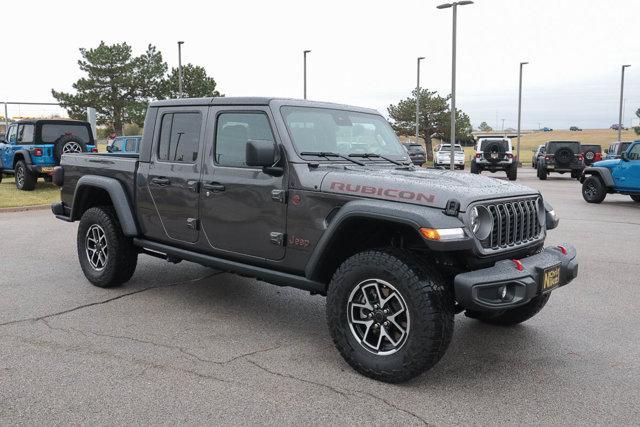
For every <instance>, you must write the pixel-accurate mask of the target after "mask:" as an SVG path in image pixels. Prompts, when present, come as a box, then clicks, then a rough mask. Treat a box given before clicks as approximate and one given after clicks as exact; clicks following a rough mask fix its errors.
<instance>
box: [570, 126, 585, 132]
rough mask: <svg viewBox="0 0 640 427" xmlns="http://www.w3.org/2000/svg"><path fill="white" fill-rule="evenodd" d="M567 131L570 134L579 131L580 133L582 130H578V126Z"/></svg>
mask: <svg viewBox="0 0 640 427" xmlns="http://www.w3.org/2000/svg"><path fill="white" fill-rule="evenodd" d="M569 130H570V131H571V132H581V131H582V129H580V128H579V127H578V126H571V127H570V128H569Z"/></svg>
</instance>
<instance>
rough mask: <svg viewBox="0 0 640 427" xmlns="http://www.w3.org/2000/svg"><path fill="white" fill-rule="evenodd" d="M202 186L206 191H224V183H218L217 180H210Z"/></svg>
mask: <svg viewBox="0 0 640 427" xmlns="http://www.w3.org/2000/svg"><path fill="white" fill-rule="evenodd" d="M202 188H204V189H205V190H207V191H213V192H214V193H220V192H221V191H224V185H222V184H220V183H219V182H210V183H208V184H204V185H203V186H202Z"/></svg>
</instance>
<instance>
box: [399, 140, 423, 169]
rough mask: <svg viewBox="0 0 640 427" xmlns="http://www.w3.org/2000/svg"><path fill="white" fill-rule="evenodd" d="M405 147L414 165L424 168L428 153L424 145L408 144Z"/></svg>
mask: <svg viewBox="0 0 640 427" xmlns="http://www.w3.org/2000/svg"><path fill="white" fill-rule="evenodd" d="M403 145H404V147H405V148H406V149H407V153H408V154H409V158H410V159H411V162H412V163H413V164H414V165H418V166H422V165H424V164H425V163H426V162H427V152H426V151H424V148H423V147H422V144H418V143H415V142H406V143H404V144H403Z"/></svg>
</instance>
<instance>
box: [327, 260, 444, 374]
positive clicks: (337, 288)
mask: <svg viewBox="0 0 640 427" xmlns="http://www.w3.org/2000/svg"><path fill="white" fill-rule="evenodd" d="M453 306H454V302H453V297H452V294H451V292H450V289H448V288H447V286H446V285H445V282H444V281H443V279H442V278H441V277H440V275H439V274H438V273H437V272H436V271H434V270H432V269H431V268H430V267H428V266H427V265H426V264H424V263H423V262H422V261H421V260H419V259H418V258H417V257H416V256H415V255H414V254H413V253H411V252H409V251H405V250H399V249H395V248H384V249H375V250H367V251H364V252H360V253H358V254H356V255H353V256H352V257H351V258H349V259H347V260H346V261H345V262H344V263H343V264H342V265H341V266H340V267H339V268H338V270H337V271H336V272H335V273H334V275H333V278H332V279H331V283H330V284H329V288H328V291H327V306H326V310H327V322H328V324H329V330H330V332H331V336H332V338H333V342H334V343H335V345H336V347H337V349H338V350H339V351H340V354H341V355H342V357H343V358H344V359H345V360H346V361H347V363H349V365H351V367H353V368H354V369H355V370H356V371H358V372H360V373H361V374H363V375H366V376H368V377H371V378H374V379H376V380H380V381H386V382H392V383H398V382H402V381H407V380H409V379H411V378H414V377H416V376H418V375H420V374H421V373H423V372H424V371H426V370H428V369H429V368H431V367H432V366H433V365H435V364H436V363H437V362H438V361H439V360H440V358H441V357H442V355H443V354H444V353H445V351H446V350H447V347H448V346H449V343H450V342H451V336H452V335H453V316H454V311H453Z"/></svg>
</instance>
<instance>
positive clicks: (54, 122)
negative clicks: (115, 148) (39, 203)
mask: <svg viewBox="0 0 640 427" xmlns="http://www.w3.org/2000/svg"><path fill="white" fill-rule="evenodd" d="M90 151H97V149H96V146H95V141H94V139H93V131H92V129H91V125H90V124H89V123H88V122H82V121H76V120H63V119H35V120H19V121H17V122H15V123H12V124H11V125H9V128H8V129H7V136H6V138H5V139H4V140H2V141H0V177H1V176H2V174H10V175H15V181H16V188H18V190H25V191H31V190H33V189H34V188H35V185H36V181H37V180H38V178H39V177H43V178H45V179H47V180H48V179H50V177H51V174H52V173H53V168H54V167H55V166H57V165H59V164H60V158H61V157H62V155H63V154H68V153H82V152H90ZM0 180H1V178H0Z"/></svg>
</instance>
